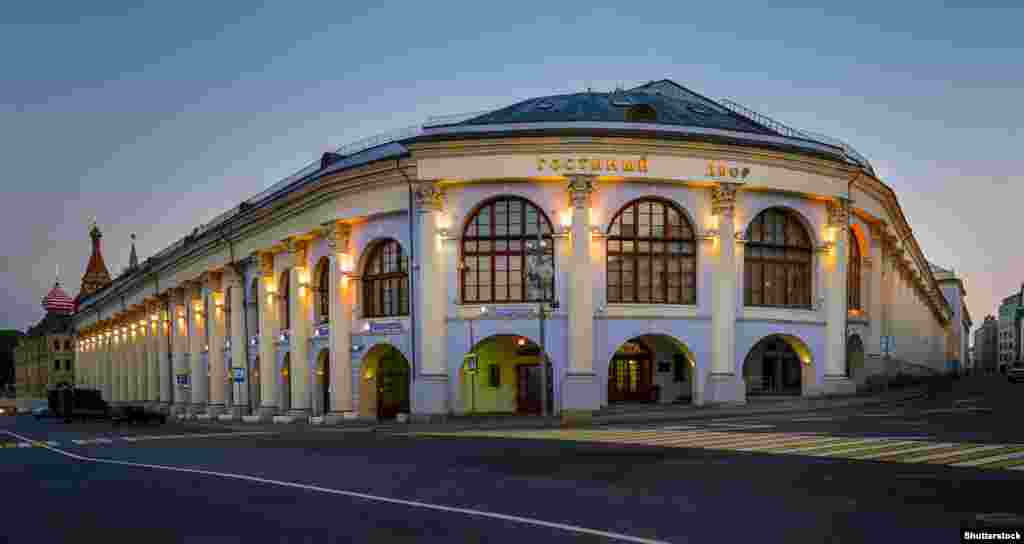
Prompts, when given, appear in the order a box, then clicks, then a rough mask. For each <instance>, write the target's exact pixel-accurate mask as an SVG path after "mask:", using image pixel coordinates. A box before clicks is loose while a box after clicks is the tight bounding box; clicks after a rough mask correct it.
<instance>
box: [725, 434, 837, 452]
mask: <svg viewBox="0 0 1024 544" xmlns="http://www.w3.org/2000/svg"><path fill="white" fill-rule="evenodd" d="M849 441H850V439H849V438H842V437H825V436H822V437H807V438H806V439H804V440H797V439H794V440H789V441H784V442H779V443H774V444H760V445H757V446H754V447H750V448H741V449H739V450H737V451H750V452H757V453H772V454H777V453H791V452H794V451H802V450H805V449H811V448H818V447H822V446H826V445H835V444H839V443H845V442H849Z"/></svg>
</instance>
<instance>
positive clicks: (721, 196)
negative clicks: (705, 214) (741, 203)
mask: <svg viewBox="0 0 1024 544" xmlns="http://www.w3.org/2000/svg"><path fill="white" fill-rule="evenodd" d="M739 188H740V184H739V183H728V182H722V183H717V184H715V186H714V187H713V188H712V189H711V213H712V215H725V216H728V217H732V214H733V212H734V211H735V210H736V192H737V191H739Z"/></svg>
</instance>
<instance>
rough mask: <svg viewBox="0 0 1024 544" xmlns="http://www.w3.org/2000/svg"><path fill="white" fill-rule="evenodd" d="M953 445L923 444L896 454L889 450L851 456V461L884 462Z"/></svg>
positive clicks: (950, 443)
mask: <svg viewBox="0 0 1024 544" xmlns="http://www.w3.org/2000/svg"><path fill="white" fill-rule="evenodd" d="M952 445H953V443H952V442H949V443H943V444H935V443H930V442H922V443H921V445H920V446H917V447H913V448H906V449H901V450H900V451H895V452H893V451H888V450H887V451H881V452H877V453H868V454H858V455H854V456H851V457H850V459H861V460H878V461H884V460H885V459H884V458H887V457H890V456H892V455H899V454H905V453H916V452H922V451H931V450H935V449H939V448H948V447H949V446H952Z"/></svg>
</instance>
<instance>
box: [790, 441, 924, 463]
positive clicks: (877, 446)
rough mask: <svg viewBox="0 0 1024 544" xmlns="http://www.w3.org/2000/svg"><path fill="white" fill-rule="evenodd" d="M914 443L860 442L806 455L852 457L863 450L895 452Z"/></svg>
mask: <svg viewBox="0 0 1024 544" xmlns="http://www.w3.org/2000/svg"><path fill="white" fill-rule="evenodd" d="M915 444H917V443H916V442H911V443H907V442H896V443H887V441H883V442H872V443H865V444H861V445H859V446H850V447H846V448H842V449H839V450H836V451H831V452H819V453H810V454H808V455H810V456H812V457H838V458H842V459H854V458H855V456H856V455H857V454H861V453H865V452H872V453H880V452H883V451H888V452H891V453H896V452H898V451H900V449H901V448H902V447H906V446H913V445H915Z"/></svg>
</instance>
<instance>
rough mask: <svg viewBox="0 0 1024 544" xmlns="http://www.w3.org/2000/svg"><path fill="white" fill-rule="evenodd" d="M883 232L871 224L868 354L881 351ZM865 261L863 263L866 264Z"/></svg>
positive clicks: (872, 354)
mask: <svg viewBox="0 0 1024 544" xmlns="http://www.w3.org/2000/svg"><path fill="white" fill-rule="evenodd" d="M882 236H883V232H882V228H881V226H879V225H876V224H872V225H871V237H870V244H869V245H870V251H871V257H870V260H869V261H867V262H869V263H870V265H869V266H866V267H864V268H866V269H867V272H868V273H867V277H868V289H867V293H868V300H867V310H868V319H869V320H870V329H869V330H870V332H869V337H868V342H867V344H868V345H867V349H866V350H865V351H866V352H867V354H868V355H869V356H876V357H877V356H880V355H881V353H882V267H883V266H884V264H883V262H882V260H883V259H882V245H883V242H884V240H883V237H882ZM867 262H866V263H865V264H867Z"/></svg>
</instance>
